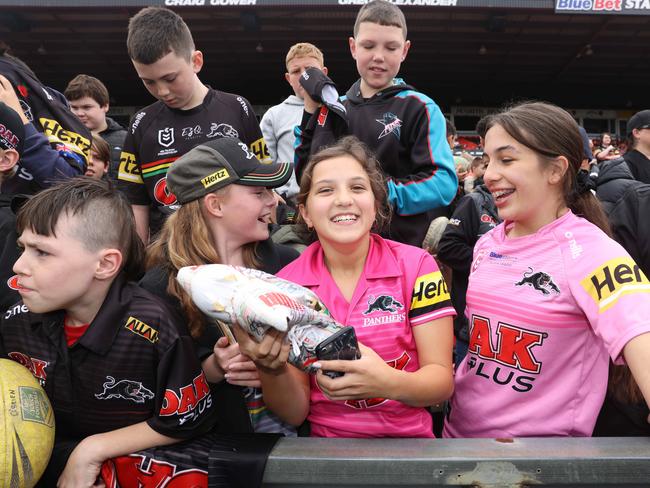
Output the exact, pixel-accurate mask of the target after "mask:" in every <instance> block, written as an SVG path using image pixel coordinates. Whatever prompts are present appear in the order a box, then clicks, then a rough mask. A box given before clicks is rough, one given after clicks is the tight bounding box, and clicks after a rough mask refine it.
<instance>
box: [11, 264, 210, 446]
mask: <svg viewBox="0 0 650 488" xmlns="http://www.w3.org/2000/svg"><path fill="white" fill-rule="evenodd" d="M174 317H175V315H173V313H172V312H170V311H169V310H168V309H167V308H166V307H165V305H164V304H163V303H162V301H160V300H159V299H158V298H157V297H155V296H154V295H152V294H150V293H149V292H147V291H145V290H143V289H142V288H139V287H138V286H136V285H135V284H133V283H125V280H124V279H123V277H119V278H118V279H116V280H115V281H114V282H113V284H112V286H111V288H110V290H109V292H108V295H107V296H106V299H105V300H104V303H103V305H102V307H101V309H100V311H99V313H98V314H97V316H96V317H95V319H94V320H93V321H92V322H91V324H90V326H89V327H88V329H87V330H86V332H85V333H84V335H82V336H81V338H80V339H79V340H78V341H77V342H76V343H75V344H74V345H72V346H71V347H68V346H67V343H66V338H65V332H64V326H63V321H64V314H63V312H54V313H47V314H42V315H38V314H33V313H31V312H29V310H28V309H27V307H26V306H25V305H23V304H22V302H19V303H18V304H17V305H15V306H13V307H12V308H10V309H9V310H7V312H5V314H4V315H3V316H2V317H1V318H0V356H2V357H8V358H9V359H12V360H14V361H16V362H18V363H20V364H22V365H23V366H25V367H27V368H28V369H29V370H30V371H31V372H32V374H33V375H34V376H35V377H36V379H38V380H39V382H40V383H41V385H42V386H43V388H44V389H45V392H46V393H47V396H48V397H49V399H50V401H51V403H52V406H53V408H54V415H55V418H56V429H57V434H58V435H61V436H64V437H66V438H69V439H79V440H80V439H82V438H85V437H87V436H89V435H93V434H97V433H101V432H108V431H112V430H115V429H118V428H121V427H126V426H129V425H133V424H136V423H139V422H143V421H146V422H147V423H148V424H149V426H150V427H151V428H152V429H154V430H155V431H156V432H159V433H160V434H163V435H166V436H169V437H174V438H179V439H186V438H190V437H194V436H196V435H199V434H203V433H205V432H207V431H208V430H209V429H211V428H212V426H213V423H214V421H215V416H214V412H215V409H214V406H213V400H212V395H211V392H210V387H209V385H208V383H207V379H206V377H205V375H204V374H203V371H202V370H201V365H200V364H199V361H198V357H197V355H196V352H195V349H194V346H193V343H192V339H191V338H190V336H189V334H187V333H186V332H185V333H182V331H183V328H182V327H181V325H180V324H179V323H178V321H177V320H176V319H175V318H174Z"/></svg>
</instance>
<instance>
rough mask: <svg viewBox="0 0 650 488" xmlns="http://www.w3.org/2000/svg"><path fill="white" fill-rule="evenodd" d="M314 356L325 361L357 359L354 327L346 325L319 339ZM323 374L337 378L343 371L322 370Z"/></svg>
mask: <svg viewBox="0 0 650 488" xmlns="http://www.w3.org/2000/svg"><path fill="white" fill-rule="evenodd" d="M316 357H317V358H318V359H323V360H326V361H331V360H337V359H341V360H345V361H349V360H354V359H359V358H360V357H361V354H360V353H359V344H358V342H357V335H356V334H355V333H354V328H353V327H350V326H347V327H343V328H342V329H341V330H339V331H337V332H335V333H334V334H332V335H331V336H329V337H328V338H327V339H325V340H323V341H321V342H320V343H319V344H318V345H317V346H316ZM323 374H324V375H326V376H329V377H330V378H338V377H340V376H343V375H344V374H345V373H343V372H341V371H323Z"/></svg>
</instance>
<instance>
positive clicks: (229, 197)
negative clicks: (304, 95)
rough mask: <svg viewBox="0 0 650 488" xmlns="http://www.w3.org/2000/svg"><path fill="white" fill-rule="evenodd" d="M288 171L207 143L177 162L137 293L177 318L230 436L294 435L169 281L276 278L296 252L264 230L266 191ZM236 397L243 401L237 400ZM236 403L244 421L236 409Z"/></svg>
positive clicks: (250, 370) (234, 142)
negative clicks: (205, 269)
mask: <svg viewBox="0 0 650 488" xmlns="http://www.w3.org/2000/svg"><path fill="white" fill-rule="evenodd" d="M291 170H292V167H291V165H290V164H286V163H281V164H280V163H279V164H262V163H260V161H259V160H258V159H257V158H256V157H255V155H254V154H252V153H251V152H250V151H249V150H248V148H247V147H246V145H245V144H243V143H241V141H239V140H238V139H235V138H223V139H217V140H213V141H209V142H207V143H205V144H201V145H200V146H197V147H195V148H194V149H192V150H191V151H189V152H188V153H186V154H185V155H183V156H182V157H181V158H179V159H177V160H176V161H175V162H174V164H173V165H172V166H171V168H170V169H169V171H168V174H167V185H168V187H169V189H170V190H171V191H172V192H173V193H174V195H176V198H177V200H178V201H179V203H181V204H182V205H181V207H180V208H179V209H178V210H177V211H176V212H175V213H173V214H172V215H171V216H170V217H169V218H168V219H167V221H166V222H165V224H164V226H163V229H162V230H161V232H160V234H159V236H158V238H157V239H156V240H155V241H154V242H153V243H152V244H151V245H150V247H149V249H148V252H147V268H148V269H149V271H147V273H146V275H145V277H144V278H143V279H142V281H141V285H142V286H143V287H144V288H146V289H148V290H149V291H152V292H154V293H156V294H157V295H159V296H161V297H163V298H164V299H166V300H167V301H169V302H171V303H172V304H173V305H174V306H175V307H176V309H177V310H178V312H179V313H180V314H182V316H183V317H184V319H185V322H186V323H187V326H188V328H189V331H190V333H191V335H192V337H194V338H195V341H196V346H197V352H198V354H199V356H200V359H201V361H202V366H203V370H204V371H205V373H206V376H207V378H208V380H209V381H210V382H211V383H213V384H215V385H216V384H219V387H215V388H213V394H214V395H217V396H219V398H214V401H217V402H219V403H221V404H222V405H228V407H225V408H223V409H221V411H222V419H221V422H220V426H221V428H222V429H224V428H225V429H227V430H228V431H230V432H243V431H249V430H250V422H251V421H252V426H253V429H254V430H255V431H256V432H282V433H285V434H294V435H295V430H294V429H293V428H291V427H289V426H288V425H285V424H283V423H281V422H280V421H279V420H278V419H277V418H275V417H274V416H273V415H272V414H271V413H270V412H269V411H268V410H266V408H265V406H264V403H263V401H262V399H261V391H259V390H258V387H259V386H260V381H259V376H258V373H257V369H256V367H255V365H254V364H253V363H252V361H250V360H249V359H248V358H247V357H245V356H243V355H241V354H240V353H239V346H238V345H237V344H236V343H233V344H229V341H228V339H227V338H226V337H222V336H221V333H220V332H219V330H218V328H217V327H215V326H214V324H209V323H208V320H207V318H206V317H205V316H204V315H203V314H202V313H201V312H200V310H199V309H198V308H197V307H196V306H195V305H194V303H193V302H192V299H191V298H190V297H189V296H188V295H187V294H186V293H185V292H184V291H183V289H182V288H181V286H180V285H179V284H178V283H177V281H176V274H177V272H178V270H179V269H180V268H182V267H183V266H194V265H202V264H230V265H236V266H245V267H247V268H255V269H260V270H262V271H265V272H267V273H271V274H273V273H276V272H277V271H279V270H280V269H281V268H282V267H283V266H284V265H286V264H288V263H289V262H291V261H293V260H294V259H295V258H296V257H297V256H298V253H297V251H295V250H293V249H291V248H289V247H286V246H282V245H279V244H275V243H273V242H272V241H271V239H270V238H269V230H268V224H269V223H270V222H271V215H272V213H273V212H274V210H275V207H276V205H277V203H276V199H275V197H274V193H273V191H272V190H271V189H272V188H275V187H278V186H281V185H283V184H284V183H286V182H287V180H288V179H289V177H290V175H291ZM242 393H243V394H244V395H243V396H242ZM244 397H245V400H246V406H247V407H248V413H250V420H249V415H248V414H246V409H245V408H244Z"/></svg>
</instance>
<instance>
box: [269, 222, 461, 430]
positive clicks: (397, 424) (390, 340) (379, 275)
mask: <svg viewBox="0 0 650 488" xmlns="http://www.w3.org/2000/svg"><path fill="white" fill-rule="evenodd" d="M278 276H279V277H280V278H284V279H286V280H290V281H293V282H295V283H298V284H300V285H303V286H306V287H307V288H310V289H311V290H313V291H314V292H315V293H316V295H318V297H319V298H320V299H321V300H322V301H323V303H324V304H325V305H326V306H327V308H328V309H329V311H330V313H331V314H332V316H333V317H334V318H335V319H336V320H337V321H338V322H340V323H342V324H345V325H351V326H353V327H354V330H355V332H356V334H357V338H358V339H359V341H360V342H362V343H363V344H364V345H366V346H368V347H370V348H372V349H373V350H374V351H375V352H376V353H377V354H379V355H380V356H381V357H382V358H383V359H384V360H385V361H386V362H387V363H388V364H389V365H390V366H392V367H393V368H397V369H400V370H404V371H417V370H418V369H419V368H420V365H419V363H418V355H417V349H416V345H415V339H414V337H413V332H412V330H411V328H412V327H413V326H418V325H421V324H426V323H428V322H430V321H432V320H435V319H438V318H441V317H447V316H453V315H455V311H454V309H453V307H452V306H451V301H450V297H449V292H448V291H447V286H446V285H445V282H444V280H443V278H442V275H441V273H440V270H439V269H438V267H437V266H436V263H435V261H434V260H433V258H432V257H431V256H430V255H429V254H428V253H427V252H425V251H424V250H422V249H419V248H417V247H413V246H408V245H406V244H400V243H398V242H393V241H389V240H385V239H382V238H381V237H379V236H377V235H374V234H373V235H371V238H370V249H369V251H368V257H367V259H366V264H365V267H364V269H363V272H362V274H361V277H360V278H359V282H358V283H357V287H356V289H355V291H354V295H353V296H352V301H351V302H350V303H348V302H347V301H346V299H345V298H344V297H343V296H342V295H341V292H340V291H339V289H338V286H337V285H336V283H335V282H334V280H333V279H332V276H331V275H330V273H329V271H328V270H327V267H326V266H325V263H324V260H323V250H322V247H321V246H320V244H319V243H318V242H316V243H314V244H312V245H311V246H309V247H308V248H307V249H306V250H305V252H304V253H303V254H302V255H301V256H300V257H299V258H298V259H297V260H295V261H294V262H292V263H291V264H289V265H287V266H286V267H285V268H284V269H282V270H281V271H280V272H279V273H278ZM310 382H311V398H310V402H311V403H310V411H309V417H308V418H309V421H310V422H311V433H312V435H313V436H317V437H433V432H432V422H431V415H430V414H429V412H427V410H425V409H424V408H416V407H410V406H408V405H405V404H403V403H401V402H397V401H394V400H387V399H385V398H370V399H366V400H360V401H345V402H342V401H339V402H333V401H330V400H328V399H327V398H326V397H325V395H323V393H322V392H321V391H320V389H319V387H318V384H317V383H316V380H315V379H314V377H313V376H312V377H311V378H310Z"/></svg>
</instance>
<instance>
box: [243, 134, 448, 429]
mask: <svg viewBox="0 0 650 488" xmlns="http://www.w3.org/2000/svg"><path fill="white" fill-rule="evenodd" d="M386 200H387V199H386V186H385V182H384V180H383V177H382V174H381V172H380V170H379V166H378V163H377V161H376V160H375V159H374V158H373V157H372V156H370V155H369V154H368V152H367V150H366V148H365V147H364V146H363V145H362V144H361V143H360V142H359V141H358V140H357V139H356V138H354V137H346V138H344V139H342V140H341V141H340V142H339V143H337V144H336V145H334V146H332V147H330V148H328V149H325V150H323V151H321V152H319V153H318V154H316V155H314V157H313V158H312V159H311V161H310V163H309V164H308V166H307V168H306V169H305V172H304V174H303V177H302V181H301V185H300V193H299V195H298V203H299V208H300V214H301V216H302V219H303V220H304V222H305V223H306V224H307V226H308V227H309V228H311V229H313V230H314V231H315V233H316V236H317V237H318V241H317V242H315V243H313V244H312V245H311V246H309V247H308V248H307V249H306V250H305V252H304V253H303V254H302V255H301V257H300V258H298V259H297V260H296V261H294V262H293V263H291V264H289V265H288V266H286V267H285V268H284V269H283V270H281V271H280V272H279V273H278V276H280V277H281V278H284V279H287V280H290V281H294V282H296V283H298V284H300V285H303V286H306V287H307V288H310V289H311V290H313V291H314V292H315V293H316V294H317V295H318V296H319V298H320V299H321V300H322V301H323V302H324V304H325V305H326V306H327V307H328V309H329V311H330V313H331V314H332V316H333V317H334V318H335V319H336V320H337V321H339V322H340V323H342V324H345V325H350V326H353V327H354V329H355V332H356V335H357V338H358V340H359V343H360V350H361V359H359V360H355V361H340V360H339V361H321V369H322V370H323V371H339V372H343V373H345V374H344V376H342V377H338V378H334V379H333V378H330V377H328V376H326V375H324V374H323V372H322V371H319V372H318V374H317V375H315V376H311V377H309V376H308V375H307V374H305V373H303V372H301V371H299V370H298V369H296V368H294V367H293V366H291V365H287V364H286V358H287V354H288V345H286V343H285V341H284V337H283V336H282V335H279V334H277V335H267V337H265V339H264V340H263V342H262V343H261V344H257V343H254V342H253V341H252V340H251V339H250V337H248V335H247V334H245V333H244V332H242V331H241V330H240V329H239V328H237V327H236V328H234V330H235V332H236V335H237V340H238V342H239V344H240V347H241V350H242V351H243V352H244V353H245V354H247V355H248V356H249V357H251V358H254V360H255V362H256V363H257V364H258V365H259V366H260V379H261V381H262V388H263V391H264V400H265V402H266V404H267V406H268V407H269V408H270V409H272V410H273V411H274V412H275V413H276V414H277V415H278V416H279V417H280V418H282V419H283V420H285V421H286V422H289V423H291V424H294V425H300V424H301V423H302V422H303V421H304V420H305V418H307V419H308V420H309V421H310V424H311V434H312V435H313V436H319V437H433V432H432V421H431V415H430V414H429V412H428V411H427V410H426V408H424V407H426V406H429V405H433V404H436V403H439V402H442V401H444V400H446V399H447V398H448V397H449V396H450V395H451V392H452V389H453V381H452V361H451V349H452V340H453V333H452V317H453V315H455V312H454V309H453V307H452V306H451V301H450V298H449V293H448V291H447V288H446V285H445V284H444V281H443V279H442V276H441V274H440V271H439V269H438V267H437V266H436V264H435V261H434V260H433V258H432V257H431V256H430V255H429V254H428V253H427V252H425V251H424V250H422V249H419V248H416V247H412V246H408V245H405V244H400V243H397V242H393V241H389V240H385V239H383V238H381V237H379V236H378V235H376V234H374V233H372V232H371V230H372V229H374V228H377V225H378V224H381V223H382V221H385V220H386V218H387V217H388V215H389V213H388V212H387V208H386V203H385V202H386Z"/></svg>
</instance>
